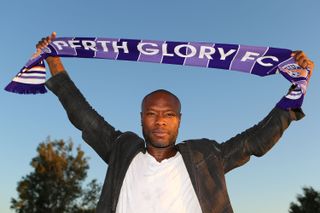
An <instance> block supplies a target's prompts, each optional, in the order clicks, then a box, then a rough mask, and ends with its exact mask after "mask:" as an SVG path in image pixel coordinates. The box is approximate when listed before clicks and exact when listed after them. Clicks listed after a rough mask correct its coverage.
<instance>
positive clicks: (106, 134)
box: [46, 72, 122, 163]
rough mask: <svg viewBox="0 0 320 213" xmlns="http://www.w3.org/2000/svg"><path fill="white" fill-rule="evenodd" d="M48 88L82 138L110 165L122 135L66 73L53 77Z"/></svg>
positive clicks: (47, 83)
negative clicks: (117, 139)
mask: <svg viewBox="0 0 320 213" xmlns="http://www.w3.org/2000/svg"><path fill="white" fill-rule="evenodd" d="M46 86H47V87H48V88H49V89H50V90H51V91H52V92H53V93H54V94H55V95H56V96H57V97H58V98H59V100H60V102H61V104H62V105H63V107H64V109H65V110H66V112H67V115H68V118H69V120H70V121H71V123H72V124H73V125H74V126H75V127H76V128H78V129H79V130H80V131H82V138H83V139H84V141H86V143H88V144H89V145H90V146H91V147H92V148H93V149H94V150H95V151H96V152H97V153H98V155H99V156H100V157H101V158H102V159H103V160H104V161H105V162H106V163H108V157H109V154H110V152H111V150H112V148H113V146H114V141H115V139H116V138H117V137H119V136H120V135H121V134H122V133H121V132H120V131H116V130H115V129H114V128H113V126H111V125H110V124H109V123H108V122H106V121H105V120H104V118H103V117H102V116H100V115H99V114H98V113H97V112H96V111H95V110H94V109H93V108H92V107H91V106H90V104H89V103H88V102H87V101H86V99H85V98H84V96H83V95H82V94H81V92H80V91H79V90H78V88H77V87H76V86H75V84H74V83H73V82H72V80H71V79H70V77H69V76H68V74H67V73H66V72H61V73H59V74H57V75H55V76H53V77H51V78H50V79H49V80H48V81H47V82H46Z"/></svg>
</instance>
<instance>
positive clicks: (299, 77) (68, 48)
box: [5, 37, 311, 109]
mask: <svg viewBox="0 0 320 213" xmlns="http://www.w3.org/2000/svg"><path fill="white" fill-rule="evenodd" d="M291 53H292V51H291V50H289V49H280V48H273V47H255V46H246V45H237V44H219V43H207V42H175V41H155V40H136V39H114V38H95V37H73V38H72V37H63V38H56V39H55V40H54V41H52V42H51V43H50V44H49V45H48V46H47V47H46V48H44V49H43V50H42V52H41V54H40V55H39V56H37V57H35V58H31V59H30V60H29V61H28V62H27V63H26V65H25V66H24V67H23V68H22V69H21V70H20V72H19V73H18V74H17V75H16V76H15V77H14V79H13V80H12V82H11V83H10V84H9V85H8V86H7V87H6V88H5V90H7V91H10V92H14V93H21V94H36V93H45V92H46V89H45V86H44V83H45V81H46V75H45V65H44V62H43V60H44V59H46V58H47V57H49V56H60V57H80V58H101V59H113V60H126V61H141V62H154V63H162V64H178V65H186V66H198V67H206V68H219V69H224V70H234V71H240V72H244V73H250V74H254V75H258V76H268V75H273V74H276V73H281V74H282V75H283V76H284V77H285V78H286V79H287V80H288V81H290V82H291V83H292V84H293V85H294V86H295V89H294V90H292V91H291V92H290V93H289V94H287V95H286V96H285V97H284V98H283V99H282V100H281V101H280V102H279V103H278V107H280V108H283V109H288V108H298V107H300V106H301V105H302V101H303V97H304V95H305V93H306V89H307V85H308V81H309V77H310V75H311V73H310V71H309V70H308V69H303V68H301V67H300V66H298V65H297V64H296V63H295V61H294V59H293V58H292V57H291Z"/></svg>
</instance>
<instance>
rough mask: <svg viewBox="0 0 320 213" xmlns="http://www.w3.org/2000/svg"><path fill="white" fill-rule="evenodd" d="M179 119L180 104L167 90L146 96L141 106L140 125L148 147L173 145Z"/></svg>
mask: <svg viewBox="0 0 320 213" xmlns="http://www.w3.org/2000/svg"><path fill="white" fill-rule="evenodd" d="M180 119H181V104H180V101H179V99H178V98H177V96H175V95H174V94H172V93H171V92H169V91H167V90H163V89H160V90H156V91H154V92H151V93H150V94H148V95H146V96H145V97H144V99H143V101H142V104H141V125H142V132H143V136H144V138H145V140H146V142H147V144H148V145H151V146H153V147H155V148H167V147H170V146H172V145H174V144H175V142H176V139H177V136H178V130H179V126H180Z"/></svg>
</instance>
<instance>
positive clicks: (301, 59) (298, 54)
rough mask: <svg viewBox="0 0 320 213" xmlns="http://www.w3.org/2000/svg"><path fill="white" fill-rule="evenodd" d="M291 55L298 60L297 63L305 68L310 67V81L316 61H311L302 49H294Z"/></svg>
mask: <svg viewBox="0 0 320 213" xmlns="http://www.w3.org/2000/svg"><path fill="white" fill-rule="evenodd" d="M291 57H293V58H294V59H295V60H296V63H297V64H298V65H299V66H300V67H302V68H303V69H308V70H309V74H308V81H309V79H310V77H311V75H312V71H313V68H314V63H313V61H311V60H310V59H309V58H308V57H307V55H306V54H305V53H304V52H303V51H301V50H296V51H293V52H292V54H291Z"/></svg>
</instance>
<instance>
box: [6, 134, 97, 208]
mask: <svg viewBox="0 0 320 213" xmlns="http://www.w3.org/2000/svg"><path fill="white" fill-rule="evenodd" d="M75 152H76V153H75V154H74V150H73V143H72V141H68V142H67V143H66V142H64V141H63V140H58V141H50V139H49V138H48V139H47V140H46V141H45V142H43V143H40V145H39V146H38V148H37V156H36V157H34V158H33V159H32V160H31V166H32V167H33V171H31V172H30V173H29V174H28V175H26V176H24V177H22V180H20V181H19V182H18V186H17V192H18V196H19V197H18V198H17V199H14V198H12V200H11V208H12V209H14V210H15V211H16V212H18V213H25V212H28V213H31V212H46V213H51V212H52V213H53V212H54V213H57V212H58V213H59V212H66V213H69V212H72V213H76V212H79V213H80V212H82V213H89V212H95V206H96V203H97V199H98V194H99V192H100V189H101V187H100V185H99V184H97V181H96V180H95V179H94V180H92V181H91V182H90V183H89V184H88V185H87V186H86V187H83V186H82V185H83V183H84V180H85V179H86V177H87V170H88V169H89V165H88V158H87V157H85V156H84V152H83V151H82V150H81V149H80V147H77V148H76V151H75Z"/></svg>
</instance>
